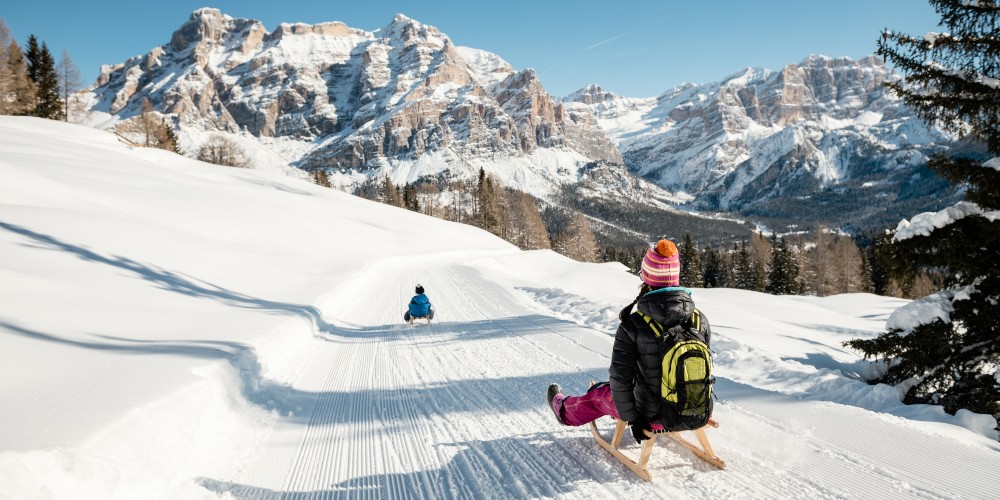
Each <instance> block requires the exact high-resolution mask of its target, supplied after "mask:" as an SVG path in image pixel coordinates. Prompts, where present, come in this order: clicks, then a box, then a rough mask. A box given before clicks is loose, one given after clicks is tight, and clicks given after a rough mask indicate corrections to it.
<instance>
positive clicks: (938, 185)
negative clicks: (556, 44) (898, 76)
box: [568, 56, 957, 223]
mask: <svg viewBox="0 0 1000 500" xmlns="http://www.w3.org/2000/svg"><path fill="white" fill-rule="evenodd" d="M887 78H894V76H893V75H892V73H891V72H890V71H889V70H888V69H887V68H886V67H885V65H884V64H883V63H882V60H881V59H879V58H876V57H867V58H864V59H860V60H853V59H850V58H839V59H832V58H828V57H824V56H810V57H809V58H807V59H806V60H804V61H802V62H801V63H799V64H792V65H788V66H786V67H785V68H784V69H782V70H781V71H777V72H774V71H769V70H760V69H747V70H745V71H742V72H740V73H737V74H735V75H732V76H730V77H729V78H727V79H725V80H723V81H722V82H719V83H710V84H704V85H693V84H687V85H683V86H680V87H677V88H675V89H672V90H670V91H668V92H666V93H664V94H662V95H661V96H659V97H657V98H655V99H628V98H622V97H618V96H615V95H613V94H610V93H608V92H605V91H604V90H603V89H600V88H599V87H594V86H592V87H588V88H585V89H583V90H581V91H579V92H577V93H574V94H573V95H571V96H569V97H568V100H570V101H573V102H575V103H576V104H575V105H576V106H580V107H584V108H586V109H587V110H589V111H591V113H592V114H594V115H595V116H597V117H598V121H599V122H600V123H601V125H602V126H603V127H604V128H605V130H606V131H607V132H608V134H609V136H611V137H612V139H614V140H615V141H616V143H617V145H618V147H619V150H620V151H621V152H622V156H623V158H624V161H625V163H626V165H627V166H628V168H629V170H631V171H633V172H636V173H638V174H640V175H642V176H643V177H645V178H647V179H649V180H652V181H654V182H656V183H657V184H658V185H660V186H662V187H664V188H666V189H668V190H674V191H678V192H684V193H687V194H690V195H692V196H694V197H695V199H696V200H697V201H696V204H698V205H701V206H703V207H708V208H712V209H728V210H740V211H743V212H744V213H747V214H753V215H762V216H778V217H785V218H795V217H800V218H806V219H814V218H816V217H824V218H826V220H829V221H832V222H834V223H841V222H842V221H845V220H847V219H851V218H858V219H860V218H871V217H870V216H871V214H870V213H868V212H890V213H887V214H885V216H886V218H888V219H892V218H893V217H897V216H908V215H909V214H907V213H906V211H908V210H919V209H922V207H924V206H929V205H931V204H933V203H932V202H934V201H937V202H939V201H938V200H936V199H935V198H936V197H938V196H940V197H944V198H949V197H954V195H955V192H954V190H950V191H949V190H948V189H946V188H944V185H943V183H942V182H941V181H940V180H939V179H936V178H935V177H934V175H933V174H932V173H931V172H930V171H929V170H928V169H927V167H926V164H927V158H928V155H930V154H933V153H935V152H938V151H942V150H945V149H949V148H954V147H956V146H957V143H956V142H955V139H954V138H953V137H950V136H948V135H946V134H944V133H942V132H940V131H939V130H936V129H933V128H928V127H927V126H926V125H925V124H924V123H923V122H922V121H920V120H919V119H917V118H916V116H915V115H914V114H913V113H912V112H911V111H910V110H909V109H908V108H906V107H905V106H904V105H903V104H902V103H901V102H900V101H899V100H898V99H897V98H895V97H894V96H892V95H889V94H887V93H886V91H885V90H884V88H883V86H882V83H883V82H884V81H885V80H886V79H887ZM872 222H873V223H882V222H883V221H882V220H881V219H880V220H878V221H877V222H876V221H875V220H873V221H872Z"/></svg>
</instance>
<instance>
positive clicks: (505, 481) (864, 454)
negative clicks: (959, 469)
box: [204, 264, 995, 500]
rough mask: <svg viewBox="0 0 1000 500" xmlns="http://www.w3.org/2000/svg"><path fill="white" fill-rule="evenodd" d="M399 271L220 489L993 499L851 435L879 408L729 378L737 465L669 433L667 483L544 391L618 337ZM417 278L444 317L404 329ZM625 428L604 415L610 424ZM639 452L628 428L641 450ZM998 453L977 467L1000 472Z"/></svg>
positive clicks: (449, 274) (592, 369) (714, 434)
mask: <svg viewBox="0 0 1000 500" xmlns="http://www.w3.org/2000/svg"><path fill="white" fill-rule="evenodd" d="M383 271H384V276H392V281H391V283H394V284H395V287H393V286H391V285H389V286H386V285H385V284H384V283H386V282H389V281H388V279H381V278H383V276H380V275H375V276H372V277H371V278H370V281H371V282H377V283H383V285H382V286H380V287H378V288H375V287H373V288H372V289H364V290H362V289H360V288H359V289H358V290H359V293H358V294H357V295H358V297H357V298H356V300H357V302H358V303H367V304H369V306H368V307H367V308H366V310H362V311H358V312H357V313H356V315H355V316H354V317H352V318H351V319H352V320H353V321H354V322H356V323H357V324H361V325H372V326H359V327H355V328H351V329H345V330H343V331H342V332H338V333H339V334H335V335H331V336H326V337H325V341H323V340H317V342H316V344H317V345H316V346H315V350H314V351H313V352H310V353H308V354H303V356H302V359H303V360H304V361H303V362H304V363H308V366H307V368H306V369H305V370H303V371H302V374H301V375H300V376H299V378H298V380H296V381H295V383H294V384H293V385H294V391H295V393H296V394H297V397H296V401H299V402H300V403H301V404H300V405H297V406H296V409H297V413H299V414H298V415H294V416H284V417H280V418H278V419H277V421H276V423H275V425H274V429H273V431H272V433H271V437H270V443H269V444H268V445H267V446H264V447H263V449H267V450H269V451H272V453H269V454H268V456H263V457H259V459H258V461H257V462H256V463H253V464H246V466H245V467H244V468H243V469H242V470H241V471H234V473H233V475H232V477H236V478H238V480H237V481H236V483H235V484H234V483H231V482H227V483H223V482H218V481H206V482H205V483H204V484H205V485H206V487H210V488H211V489H214V490H215V491H219V492H222V491H227V492H229V493H230V494H231V495H233V496H234V497H235V498H244V499H276V498H281V499H335V498H361V499H368V498H370V499H375V498H379V499H384V498H388V499H400V498H537V497H562V496H569V497H573V498H594V499H598V498H600V499H603V498H616V497H625V496H632V497H640V498H679V497H682V498H699V497H701V498H713V499H717V498H850V496H851V494H850V492H849V491H845V490H843V489H841V488H838V487H837V486H836V485H838V484H851V483H852V481H855V480H856V477H855V476H858V477H863V478H865V480H866V482H868V483H870V484H869V490H870V491H871V492H872V497H875V498H880V500H882V499H888V498H926V499H941V498H948V497H953V498H989V497H990V491H989V487H988V486H986V487H980V488H977V487H976V486H975V484H973V485H971V486H969V485H966V486H959V487H957V489H952V490H950V491H952V492H953V493H952V494H944V493H942V489H941V488H935V487H933V485H931V487H928V486H927V485H924V484H922V483H921V481H920V477H919V476H920V471H905V470H904V471H900V470H898V469H897V470H893V471H889V470H883V469H880V466H879V459H880V457H881V456H882V455H881V454H882V453H891V451H880V450H870V449H869V448H868V447H863V448H862V449H855V448H856V447H854V448H852V447H850V446H847V447H845V446H842V445H840V444H838V443H839V439H838V432H840V431H842V430H839V429H838V428H837V423H838V418H839V416H841V415H843V412H844V411H863V410H857V409H855V408H844V407H842V406H840V405H832V404H828V403H821V402H802V401H799V400H797V399H796V398H792V397H789V396H784V395H781V394H776V393H769V392H767V391H763V390H759V389H755V388H752V387H747V386H742V385H740V384H736V383H734V382H729V381H727V380H720V384H719V392H720V394H721V397H722V398H723V399H722V401H720V404H719V409H720V410H721V411H720V412H719V413H722V414H723V415H725V416H724V417H723V418H722V419H721V420H722V428H721V429H719V430H717V431H711V432H709V438H710V439H712V440H713V444H715V445H716V451H717V452H718V453H719V455H720V456H721V457H722V458H723V459H724V460H726V461H727V463H728V464H729V467H728V469H727V470H726V471H717V470H715V469H714V468H713V467H711V466H710V465H708V464H705V463H703V462H701V461H699V460H697V459H695V458H694V457H693V456H692V455H691V454H690V453H689V452H687V451H686V450H684V449H683V448H681V447H680V446H679V445H676V444H673V443H670V442H661V443H660V444H658V445H657V449H656V450H655V451H654V454H653V458H652V460H651V461H650V471H651V472H652V473H653V475H654V482H653V483H645V482H643V481H641V480H640V479H639V478H637V477H635V476H634V475H633V474H632V473H631V472H630V471H629V470H628V469H626V468H625V467H624V466H622V465H621V464H619V463H618V462H616V461H614V460H612V459H611V457H610V456H609V455H607V454H606V453H604V452H603V450H601V449H600V448H599V447H598V446H597V445H596V444H595V443H594V442H593V440H592V438H591V437H590V435H589V432H588V431H587V430H586V429H585V428H582V427H581V428H572V427H563V426H559V425H558V424H556V423H555V421H554V419H553V417H552V414H551V412H550V410H549V409H548V408H547V407H546V405H545V404H544V390H545V387H546V386H547V385H548V383H550V382H553V381H556V382H561V383H564V386H565V385H566V384H567V383H569V384H575V385H578V386H585V384H586V382H587V380H586V379H587V378H588V375H590V376H593V377H594V378H603V377H600V375H602V374H606V372H605V371H604V370H606V366H607V364H608V362H609V358H610V346H611V337H610V336H609V335H607V334H606V333H605V334H601V333H595V332H593V331H590V330H587V329H584V328H581V327H578V326H576V325H573V324H570V323H568V322H565V321H560V320H555V319H552V318H549V317H547V316H544V315H538V314H533V313H528V312H526V307H525V306H524V305H523V303H521V302H519V300H521V299H520V298H518V297H514V296H511V295H510V294H509V292H507V291H505V290H504V289H502V288H501V287H499V286H496V285H493V284H492V283H490V282H488V281H486V280H483V279H481V278H480V276H479V274H478V271H476V270H475V269H473V268H469V267H465V266H461V265H446V264H442V265H437V266H431V267H424V268H422V269H421V270H420V272H419V273H418V272H414V271H408V270H407V269H405V268H400V269H388V270H383ZM418 281H419V282H422V283H424V284H425V286H427V290H428V295H429V296H430V298H431V300H432V301H433V303H434V306H435V309H436V311H437V314H438V317H437V318H436V319H435V322H434V323H433V324H431V325H425V326H413V327H411V326H402V325H401V324H400V322H401V315H402V308H403V307H404V304H405V300H408V298H409V295H410V294H411V292H412V289H411V286H412V285H411V283H416V282H418ZM608 333H610V332H608ZM605 376H606V375H605ZM299 406H301V410H298V408H299ZM824 411H827V412H829V415H821V416H819V417H817V416H816V415H815V413H817V412H824ZM799 421H808V422H811V424H810V426H802V425H800V424H797V423H796V422H799ZM871 421H872V422H873V427H872V428H870V429H852V430H851V432H855V433H856V434H857V435H858V436H859V439H861V440H870V441H875V440H876V439H879V438H880V439H882V440H884V436H881V437H879V435H878V433H889V434H892V433H893V432H897V433H898V436H895V439H899V440H902V441H905V440H906V439H907V436H911V435H912V433H910V434H907V433H906V432H905V431H902V430H899V428H898V427H893V426H890V425H888V424H884V425H883V426H879V425H878V424H879V422H880V421H879V419H878V418H872V419H871ZM610 427H611V425H610V421H601V422H599V428H600V429H601V430H602V431H603V432H604V433H605V434H606V435H607V434H608V433H609V432H610ZM893 429H895V430H893ZM856 442H857V441H852V443H856ZM903 444H904V445H906V443H905V442H904V443H903ZM904 448H905V446H904ZM909 449H917V450H919V447H918V448H913V447H910V448H909ZM637 451H638V446H635V445H634V444H631V438H630V437H626V452H627V453H631V454H633V455H634V454H636V453H637ZM944 458H945V459H949V460H956V461H959V460H963V457H962V456H959V455H954V456H947V457H944ZM991 463H995V462H990V461H988V460H987V461H984V462H982V463H980V464H975V463H970V465H969V467H971V468H972V469H975V471H976V473H978V474H981V476H980V477H991V475H992V473H991V472H990V466H991ZM980 469H981V470H980ZM872 477H876V478H881V479H876V480H872ZM972 482H973V483H974V481H972Z"/></svg>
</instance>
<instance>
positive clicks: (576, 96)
mask: <svg viewBox="0 0 1000 500" xmlns="http://www.w3.org/2000/svg"><path fill="white" fill-rule="evenodd" d="M617 98H618V96H617V95H615V94H614V93H613V92H609V91H607V90H604V87H601V86H600V85H597V84H594V83H592V84H590V85H587V86H586V87H584V88H582V89H580V90H577V91H576V92H573V93H572V94H570V95H568V96H566V99H565V100H566V101H570V102H581V103H583V104H597V103H600V102H609V101H613V100H615V99H617Z"/></svg>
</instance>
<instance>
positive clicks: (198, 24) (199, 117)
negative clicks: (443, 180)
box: [91, 8, 621, 196]
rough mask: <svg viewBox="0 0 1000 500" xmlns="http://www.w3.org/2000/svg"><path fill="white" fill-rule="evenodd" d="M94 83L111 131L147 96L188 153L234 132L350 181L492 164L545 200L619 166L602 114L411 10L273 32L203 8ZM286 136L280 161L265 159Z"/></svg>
mask: <svg viewBox="0 0 1000 500" xmlns="http://www.w3.org/2000/svg"><path fill="white" fill-rule="evenodd" d="M91 92H92V97H91V102H92V103H93V105H92V110H93V111H94V112H95V113H98V114H102V115H104V116H107V115H110V116H111V117H113V118H112V119H110V120H103V121H100V122H99V123H101V124H102V126H110V125H114V124H115V123H116V122H117V121H121V120H128V119H131V118H133V117H135V116H136V115H137V114H138V113H139V111H140V109H141V105H142V102H143V101H144V100H145V99H149V100H150V102H151V103H152V105H153V106H154V108H155V109H156V110H157V111H159V112H161V113H163V114H164V115H166V116H167V117H168V118H170V119H172V120H174V121H175V122H176V123H177V124H178V126H179V127H180V129H181V133H180V134H179V135H180V137H181V139H182V141H181V146H182V148H184V149H186V150H187V151H195V150H196V149H197V148H198V147H199V145H200V144H201V143H202V142H203V141H204V140H206V138H207V137H208V135H209V133H211V132H215V131H223V132H226V133H228V134H236V135H238V136H239V137H241V138H242V139H243V140H242V141H241V142H242V143H243V145H244V146H245V147H247V148H248V149H250V150H251V155H252V156H254V157H255V158H254V160H255V163H257V164H258V166H271V167H272V168H273V167H274V165H275V164H277V163H279V162H281V161H283V162H284V163H285V164H286V165H288V164H292V165H295V166H297V167H300V168H303V169H306V170H324V171H326V172H327V173H328V174H329V175H330V176H331V178H332V180H333V182H334V183H335V184H338V185H341V186H345V185H352V184H356V183H358V182H360V180H362V179H364V178H369V177H372V176H383V175H388V176H390V177H392V178H394V179H403V178H405V179H409V180H410V182H413V181H415V180H418V179H425V178H439V176H440V175H441V174H444V175H445V176H446V177H450V178H468V177H470V176H471V175H474V174H475V172H476V171H477V170H478V168H479V167H481V166H482V167H484V168H485V169H486V171H487V172H490V173H494V172H493V171H494V169H496V170H497V172H496V173H497V177H498V178H500V179H501V180H502V181H504V182H505V183H507V185H509V186H511V187H514V188H518V189H520V190H522V191H527V192H532V193H534V194H537V195H541V196H544V195H549V194H551V193H553V192H555V191H557V190H558V188H559V187H560V186H563V185H565V184H566V183H572V182H576V179H577V177H578V170H579V169H580V168H582V167H583V166H584V165H586V164H588V163H592V162H610V163H615V164H621V155H620V154H619V153H618V151H617V150H616V149H615V147H614V145H613V144H612V143H611V142H610V141H609V140H608V139H607V137H606V136H605V135H604V133H603V131H601V130H600V128H599V127H598V126H597V124H596V122H595V121H594V119H593V117H591V116H590V115H589V113H588V112H586V111H585V110H579V109H578V110H576V111H575V112H573V113H570V112H568V111H567V110H565V109H564V106H563V104H562V103H560V102H558V100H555V99H553V98H552V97H551V96H549V95H548V93H546V92H545V90H544V88H543V87H542V85H541V82H540V81H539V80H538V78H537V75H535V73H534V71H533V70H523V71H515V70H514V69H513V68H512V67H511V66H510V64H508V63H507V62H506V61H504V60H503V59H502V58H500V57H499V56H497V55H496V54H491V53H488V52H485V51H480V50H476V49H472V48H463V47H456V46H455V45H454V44H453V43H452V42H451V40H450V39H449V38H448V37H447V36H446V35H445V34H443V33H441V32H440V31H439V30H438V29H437V28H435V27H433V26H429V25H426V24H423V23H420V22H419V21H416V20H413V19H410V18H408V17H406V16H405V15H403V14H397V15H396V16H395V17H394V18H393V19H392V21H391V22H390V23H389V24H388V25H386V26H385V27H383V28H380V29H377V30H374V31H364V30H359V29H355V28H351V27H348V26H346V25H344V24H343V23H340V22H328V23H320V24H316V25H308V24H302V23H299V24H287V23H285V24H281V25H279V26H278V27H277V28H276V29H275V30H274V31H273V32H268V31H267V30H266V29H265V28H264V26H263V25H262V24H261V23H260V22H259V21H255V20H251V19H234V18H232V17H230V16H228V15H225V14H223V13H222V12H220V11H219V10H217V9H210V8H206V9H200V10H197V11H195V12H194V13H192V15H191V18H190V19H189V21H188V22H187V23H185V24H184V25H183V26H181V27H180V28H179V29H178V30H177V31H176V32H175V33H174V35H173V37H172V40H171V43H170V44H168V45H165V46H162V47H157V48H155V49H153V50H152V51H151V52H150V53H149V54H147V55H145V56H141V57H136V58H133V59H131V60H129V61H126V62H125V63H123V64H119V65H117V66H114V67H107V68H105V69H104V71H103V72H102V75H101V77H100V79H99V80H98V82H97V85H95V86H94V87H93V88H92V89H91ZM93 121H94V122H95V123H96V122H98V121H97V120H93ZM276 145H278V146H279V149H278V153H277V155H276V156H277V157H276V158H273V157H272V158H261V157H264V156H265V155H264V153H260V151H261V150H264V151H266V150H268V149H272V148H274V147H275V146H276ZM262 160H264V161H262ZM441 161H444V162H445V163H443V164H441V163H439V162H441ZM261 163H263V165H260V164H261ZM470 165H474V167H472V166H470ZM549 165H554V166H551V167H550V166H549ZM494 166H496V167H494ZM524 170H529V171H524ZM553 170H555V171H556V173H554V172H553ZM470 171H471V172H472V173H471V174H470ZM511 171H524V172H523V173H522V174H516V173H512V172H511Z"/></svg>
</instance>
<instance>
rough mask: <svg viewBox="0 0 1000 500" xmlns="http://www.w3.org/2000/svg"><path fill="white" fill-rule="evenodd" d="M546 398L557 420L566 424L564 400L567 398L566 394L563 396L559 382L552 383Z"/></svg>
mask: <svg viewBox="0 0 1000 500" xmlns="http://www.w3.org/2000/svg"><path fill="white" fill-rule="evenodd" d="M545 399H546V400H547V401H548V402H549V409H551V410H552V413H553V414H554V415H555V416H556V420H558V421H559V423H560V424H562V425H566V422H565V421H563V417H562V409H563V406H562V402H563V400H564V399H566V396H563V393H562V387H559V384H550V385H549V390H548V391H547V392H546V393H545Z"/></svg>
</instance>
